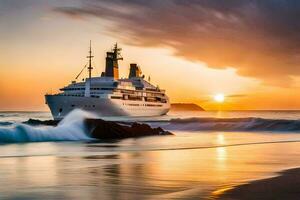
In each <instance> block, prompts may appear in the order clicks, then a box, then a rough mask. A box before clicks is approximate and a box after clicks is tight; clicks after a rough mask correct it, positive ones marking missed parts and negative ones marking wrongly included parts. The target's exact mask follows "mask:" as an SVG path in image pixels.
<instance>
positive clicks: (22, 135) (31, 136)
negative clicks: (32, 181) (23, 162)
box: [0, 109, 95, 143]
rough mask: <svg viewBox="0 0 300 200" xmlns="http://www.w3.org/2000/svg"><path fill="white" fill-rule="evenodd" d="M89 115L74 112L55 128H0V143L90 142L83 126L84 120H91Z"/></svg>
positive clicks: (21, 125) (18, 125)
mask: <svg viewBox="0 0 300 200" xmlns="http://www.w3.org/2000/svg"><path fill="white" fill-rule="evenodd" d="M93 117H95V116H93V115H92V114H91V113H88V112H85V111H82V110H78V109H77V110H74V111H72V112H71V113H69V114H68V115H67V116H66V117H65V118H64V119H63V120H62V121H61V122H60V123H59V124H58V125H57V126H56V127H50V126H38V127H36V126H35V127H33V126H30V125H26V124H16V125H14V126H12V127H3V128H2V127H1V128H0V143H16V142H46V141H79V140H91V139H92V138H90V137H89V135H88V133H87V131H86V130H85V126H84V119H85V118H93Z"/></svg>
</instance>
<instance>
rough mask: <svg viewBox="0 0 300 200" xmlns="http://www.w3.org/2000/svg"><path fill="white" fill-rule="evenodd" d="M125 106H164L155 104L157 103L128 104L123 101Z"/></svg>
mask: <svg viewBox="0 0 300 200" xmlns="http://www.w3.org/2000/svg"><path fill="white" fill-rule="evenodd" d="M123 105H124V106H149V107H162V105H155V104H128V103H123Z"/></svg>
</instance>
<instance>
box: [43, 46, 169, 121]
mask: <svg viewBox="0 0 300 200" xmlns="http://www.w3.org/2000/svg"><path fill="white" fill-rule="evenodd" d="M120 52H121V48H119V47H118V45H117V44H115V45H114V48H113V49H112V50H111V51H109V52H107V53H106V65H105V72H102V73H101V75H100V76H96V77H92V70H93V66H92V58H93V55H92V48H91V43H90V47H89V55H88V56H87V58H88V63H87V65H86V66H85V67H84V68H83V69H82V71H81V73H82V72H83V71H84V69H85V68H87V70H88V74H89V76H88V77H87V78H85V79H82V81H80V82H77V81H72V82H71V84H69V85H67V86H65V87H63V88H61V89H60V92H59V93H57V94H46V95H45V100H46V104H47V105H48V106H49V108H50V110H51V114H52V116H53V118H54V119H55V120H60V119H62V118H64V117H65V116H66V115H67V114H68V113H69V112H71V111H72V110H73V109H83V110H86V111H89V112H93V113H95V114H97V115H99V116H133V117H135V116H159V115H164V114H166V113H167V112H168V111H169V109H170V101H169V98H168V96H167V95H166V93H165V90H163V89H160V88H159V87H158V86H154V85H152V84H151V83H150V78H149V79H148V81H146V80H145V78H144V75H142V72H141V69H140V67H139V66H138V65H137V64H136V63H131V64H130V69H129V75H128V78H119V64H118V61H119V60H123V58H122V57H121V53H120ZM81 73H80V74H79V75H78V76H77V77H76V79H75V80H77V79H78V77H79V76H80V75H81Z"/></svg>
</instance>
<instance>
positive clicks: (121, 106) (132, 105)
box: [45, 95, 170, 120]
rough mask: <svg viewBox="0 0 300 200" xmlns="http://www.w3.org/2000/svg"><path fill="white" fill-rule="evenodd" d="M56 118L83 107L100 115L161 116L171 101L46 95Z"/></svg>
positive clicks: (167, 109)
mask: <svg viewBox="0 0 300 200" xmlns="http://www.w3.org/2000/svg"><path fill="white" fill-rule="evenodd" d="M45 98H46V103H47V104H48V106H49V108H50V110H51V113H52V116H53V118H54V119H55V120H60V119H62V118H64V117H65V116H66V115H67V114H68V113H69V112H71V111H72V110H74V109H83V110H86V111H89V112H92V113H95V114H97V115H99V116H143V117H145V116H160V115H164V114H166V113H167V112H168V111H169V109H170V104H169V103H160V102H146V101H131V100H123V99H104V98H103V99H102V98H93V97H77V96H63V95H46V96H45Z"/></svg>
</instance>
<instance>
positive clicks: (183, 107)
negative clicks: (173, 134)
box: [171, 103, 205, 111]
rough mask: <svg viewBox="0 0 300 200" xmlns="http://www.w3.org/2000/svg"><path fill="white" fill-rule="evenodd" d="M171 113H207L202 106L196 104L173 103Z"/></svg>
mask: <svg viewBox="0 0 300 200" xmlns="http://www.w3.org/2000/svg"><path fill="white" fill-rule="evenodd" d="M171 111H205V110H204V109H203V108H202V107H201V106H198V105H197V104H194V103H172V104H171Z"/></svg>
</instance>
